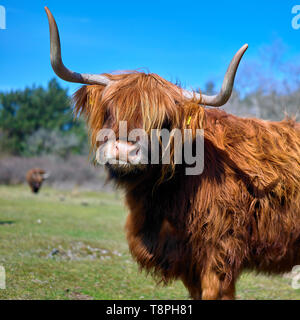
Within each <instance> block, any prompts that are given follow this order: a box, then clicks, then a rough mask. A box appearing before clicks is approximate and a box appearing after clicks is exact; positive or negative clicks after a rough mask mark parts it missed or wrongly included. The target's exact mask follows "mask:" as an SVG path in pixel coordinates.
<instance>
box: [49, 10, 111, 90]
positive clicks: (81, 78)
mask: <svg viewBox="0 0 300 320" xmlns="http://www.w3.org/2000/svg"><path fill="white" fill-rule="evenodd" d="M45 10H46V13H47V16H48V21H49V29H50V59H51V65H52V68H53V70H54V72H55V73H56V74H57V75H58V76H59V77H60V78H61V79H63V80H65V81H69V82H76V83H82V84H101V85H105V86H106V85H108V84H109V82H110V80H109V79H107V78H106V77H104V76H101V75H98V74H82V73H77V72H73V71H71V70H69V69H67V68H66V67H65V66H64V64H63V62H62V58H61V47H60V38H59V32H58V28H57V24H56V22H55V19H54V17H53V15H52V13H51V12H50V10H49V9H48V8H47V7H45Z"/></svg>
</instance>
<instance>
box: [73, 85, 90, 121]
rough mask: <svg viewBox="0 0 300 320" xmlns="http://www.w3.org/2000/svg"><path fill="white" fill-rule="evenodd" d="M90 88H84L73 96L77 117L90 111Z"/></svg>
mask: <svg viewBox="0 0 300 320" xmlns="http://www.w3.org/2000/svg"><path fill="white" fill-rule="evenodd" d="M88 92H89V90H88V86H82V87H81V88H80V89H79V90H77V91H76V92H75V93H74V95H73V101H74V103H75V108H74V112H75V115H76V116H79V115H81V114H85V115H86V112H87V109H88Z"/></svg>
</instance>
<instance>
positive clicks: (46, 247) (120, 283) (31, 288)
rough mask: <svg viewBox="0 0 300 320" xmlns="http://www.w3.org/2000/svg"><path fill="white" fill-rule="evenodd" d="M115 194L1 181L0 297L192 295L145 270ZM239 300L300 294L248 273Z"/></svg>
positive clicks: (277, 280)
mask: <svg viewBox="0 0 300 320" xmlns="http://www.w3.org/2000/svg"><path fill="white" fill-rule="evenodd" d="M125 218H126V210H125V209H124V207H123V204H122V201H121V200H120V199H118V197H117V196H116V195H115V194H104V193H95V192H79V191H73V192H72V191H70V192H67V191H65V192H61V191H57V190H53V189H50V188H43V189H42V192H41V193H40V194H39V195H37V196H36V195H32V194H30V193H29V190H28V188H26V187H23V186H22V187H6V186H0V265H2V266H4V267H5V270H6V290H0V299H138V300H141V299H164V300H165V299H187V298H188V294H187V291H186V289H185V288H184V287H183V285H182V284H181V283H180V282H174V283H173V284H171V285H169V286H167V287H163V286H160V285H156V283H155V281H154V280H153V279H152V278H151V277H150V276H147V275H146V274H145V273H143V272H140V271H139V270H138V267H137V264H136V263H135V262H134V261H133V260H132V259H131V256H130V254H129V252H128V247H127V243H126V240H125V234H124V222H125ZM237 298H238V299H300V290H294V289H292V287H291V280H290V279H288V278H285V277H265V276H261V275H259V276H256V275H254V274H249V273H245V274H243V275H242V276H241V278H240V280H239V282H238V285H237Z"/></svg>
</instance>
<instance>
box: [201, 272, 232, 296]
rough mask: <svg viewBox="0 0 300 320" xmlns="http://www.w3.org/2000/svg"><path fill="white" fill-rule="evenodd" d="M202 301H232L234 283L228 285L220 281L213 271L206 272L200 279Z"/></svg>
mask: <svg viewBox="0 0 300 320" xmlns="http://www.w3.org/2000/svg"><path fill="white" fill-rule="evenodd" d="M201 287H202V299H203V300H219V299H222V300H233V299H234V298H235V281H234V280H232V281H231V282H230V283H229V284H227V282H225V281H224V280H221V279H220V277H219V275H217V274H216V272H214V271H213V270H208V271H206V272H205V273H204V275H203V276H202V278H201Z"/></svg>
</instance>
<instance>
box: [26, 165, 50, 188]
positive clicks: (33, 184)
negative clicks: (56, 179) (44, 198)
mask: <svg viewBox="0 0 300 320" xmlns="http://www.w3.org/2000/svg"><path fill="white" fill-rule="evenodd" d="M48 177H49V174H48V173H46V171H45V170H42V169H39V168H36V169H31V170H29V171H28V172H27V174H26V180H27V183H28V185H29V187H30V189H31V191H32V192H33V193H38V192H39V190H40V189H41V187H42V184H43V182H44V181H45V180H46V179H47V178H48Z"/></svg>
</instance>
